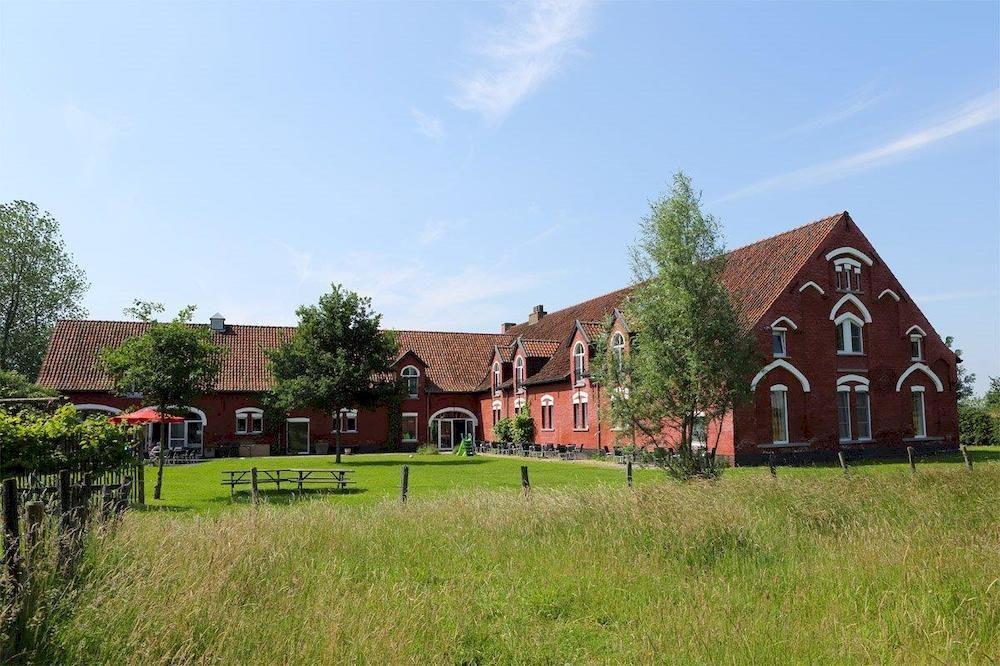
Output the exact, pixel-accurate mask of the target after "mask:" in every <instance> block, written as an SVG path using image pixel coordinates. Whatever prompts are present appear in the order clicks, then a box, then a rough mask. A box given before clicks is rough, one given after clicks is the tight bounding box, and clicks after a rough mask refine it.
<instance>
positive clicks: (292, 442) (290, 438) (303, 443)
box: [285, 419, 309, 454]
mask: <svg viewBox="0 0 1000 666" xmlns="http://www.w3.org/2000/svg"><path fill="white" fill-rule="evenodd" d="M285 434H286V437H285V441H287V442H288V453H289V454H295V453H309V420H308V419H306V420H304V421H288V422H286V423H285Z"/></svg>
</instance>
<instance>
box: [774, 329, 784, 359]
mask: <svg viewBox="0 0 1000 666" xmlns="http://www.w3.org/2000/svg"><path fill="white" fill-rule="evenodd" d="M785 333H786V331H785V329H783V328H773V329H771V352H772V353H773V354H774V356H775V357H781V356H788V346H787V344H786V339H785Z"/></svg>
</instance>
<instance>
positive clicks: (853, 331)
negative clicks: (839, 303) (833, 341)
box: [833, 312, 865, 355]
mask: <svg viewBox="0 0 1000 666" xmlns="http://www.w3.org/2000/svg"><path fill="white" fill-rule="evenodd" d="M833 323H834V324H835V325H836V327H837V353H838V354H847V355H850V354H863V353H864V352H865V348H864V337H863V336H862V334H861V327H862V326H864V322H863V321H861V319H859V318H858V317H857V316H855V315H853V314H851V313H850V312H845V313H844V314H842V315H840V316H839V317H837V318H836V319H835V320H834V322H833Z"/></svg>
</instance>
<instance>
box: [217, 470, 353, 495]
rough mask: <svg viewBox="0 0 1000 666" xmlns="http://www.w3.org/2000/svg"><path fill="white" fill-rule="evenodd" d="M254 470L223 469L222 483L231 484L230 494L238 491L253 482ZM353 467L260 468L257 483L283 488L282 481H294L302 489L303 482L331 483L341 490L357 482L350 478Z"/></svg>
mask: <svg viewBox="0 0 1000 666" xmlns="http://www.w3.org/2000/svg"><path fill="white" fill-rule="evenodd" d="M252 473H253V470H249V469H227V470H223V471H222V474H223V478H222V485H224V486H229V494H230V496H231V495H233V494H234V493H235V492H236V486H249V485H251V484H252V483H253V479H252ZM353 473H354V470H352V469H330V468H312V469H288V468H285V469H258V470H257V485H260V484H262V483H273V484H274V485H275V487H276V488H277V489H278V490H281V484H282V483H289V484H291V483H294V484H295V486H296V488H297V489H298V490H302V486H303V484H307V483H329V484H333V485H334V486H336V487H337V488H338V489H339V490H344V489H345V488H347V486H348V485H350V484H353V483H357V482H356V481H352V480H350V479H349V478H348V475H349V474H353Z"/></svg>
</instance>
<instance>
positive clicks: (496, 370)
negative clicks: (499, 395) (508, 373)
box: [493, 362, 503, 391]
mask: <svg viewBox="0 0 1000 666" xmlns="http://www.w3.org/2000/svg"><path fill="white" fill-rule="evenodd" d="M502 377H503V375H501V374H500V363H499V362H497V363H494V364H493V390H494V391H499V390H500V384H502V383H503V382H502V381H501V379H502Z"/></svg>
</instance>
